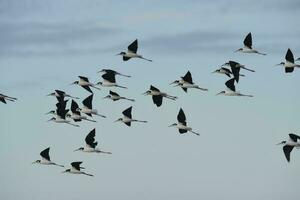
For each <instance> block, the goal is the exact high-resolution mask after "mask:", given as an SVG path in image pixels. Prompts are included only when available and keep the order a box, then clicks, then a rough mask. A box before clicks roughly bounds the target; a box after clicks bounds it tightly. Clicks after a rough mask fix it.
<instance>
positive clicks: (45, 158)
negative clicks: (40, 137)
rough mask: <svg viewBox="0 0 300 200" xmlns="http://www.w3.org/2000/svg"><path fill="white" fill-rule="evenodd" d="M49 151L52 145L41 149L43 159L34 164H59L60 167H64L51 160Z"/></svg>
mask: <svg viewBox="0 0 300 200" xmlns="http://www.w3.org/2000/svg"><path fill="white" fill-rule="evenodd" d="M49 151H50V147H48V148H47V149H45V150H43V151H41V153H40V155H41V157H42V159H41V160H36V161H34V162H33V163H32V164H35V163H37V164H41V165H55V166H59V167H64V166H63V165H59V164H56V163H54V162H52V161H51V159H50V156H49Z"/></svg>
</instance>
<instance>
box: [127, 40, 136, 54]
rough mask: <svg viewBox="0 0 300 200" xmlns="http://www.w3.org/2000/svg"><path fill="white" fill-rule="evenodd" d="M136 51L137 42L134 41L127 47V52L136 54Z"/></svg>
mask: <svg viewBox="0 0 300 200" xmlns="http://www.w3.org/2000/svg"><path fill="white" fill-rule="evenodd" d="M137 49H138V40H137V39H136V40H134V41H133V42H132V43H131V44H130V45H129V46H128V51H130V52H132V53H136V52H137Z"/></svg>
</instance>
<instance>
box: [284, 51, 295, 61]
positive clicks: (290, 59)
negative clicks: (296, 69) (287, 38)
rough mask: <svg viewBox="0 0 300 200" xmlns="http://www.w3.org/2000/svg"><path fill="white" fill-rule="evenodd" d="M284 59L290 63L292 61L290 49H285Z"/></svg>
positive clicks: (292, 56)
mask: <svg viewBox="0 0 300 200" xmlns="http://www.w3.org/2000/svg"><path fill="white" fill-rule="evenodd" d="M285 59H286V60H287V61H289V62H291V63H294V55H293V53H292V51H291V50H290V49H288V50H287V52H286V55H285Z"/></svg>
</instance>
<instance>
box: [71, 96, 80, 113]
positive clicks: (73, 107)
mask: <svg viewBox="0 0 300 200" xmlns="http://www.w3.org/2000/svg"><path fill="white" fill-rule="evenodd" d="M77 108H79V106H78V104H77V103H76V101H74V100H73V99H72V103H71V111H72V113H75V114H77V115H80V112H79V111H77Z"/></svg>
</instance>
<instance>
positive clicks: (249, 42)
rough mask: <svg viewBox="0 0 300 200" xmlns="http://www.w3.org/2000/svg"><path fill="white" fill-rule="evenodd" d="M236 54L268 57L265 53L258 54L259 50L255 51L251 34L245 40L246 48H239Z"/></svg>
mask: <svg viewBox="0 0 300 200" xmlns="http://www.w3.org/2000/svg"><path fill="white" fill-rule="evenodd" d="M235 52H242V53H257V54H260V55H264V56H265V55H267V54H265V53H261V52H258V51H257V50H255V49H253V48H252V35H251V32H250V33H248V35H247V36H246V37H245V39H244V47H243V48H239V49H238V50H236V51H235Z"/></svg>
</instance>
